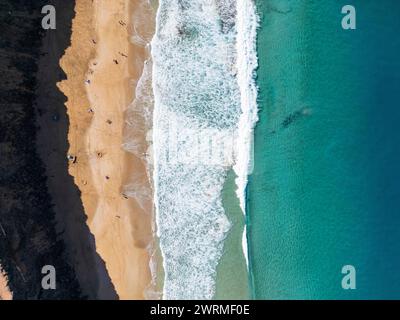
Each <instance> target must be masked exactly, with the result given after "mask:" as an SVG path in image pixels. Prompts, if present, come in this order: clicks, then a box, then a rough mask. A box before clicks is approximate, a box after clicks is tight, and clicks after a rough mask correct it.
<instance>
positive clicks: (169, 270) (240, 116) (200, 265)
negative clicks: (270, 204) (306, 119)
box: [151, 0, 257, 299]
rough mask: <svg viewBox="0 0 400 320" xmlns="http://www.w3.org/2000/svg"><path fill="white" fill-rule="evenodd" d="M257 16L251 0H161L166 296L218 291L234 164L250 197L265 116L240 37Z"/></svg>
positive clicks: (157, 77) (158, 196)
mask: <svg viewBox="0 0 400 320" xmlns="http://www.w3.org/2000/svg"><path fill="white" fill-rule="evenodd" d="M251 10H254V11H253V12H252V11H251ZM253 17H255V8H254V5H253V3H252V1H250V0H244V1H243V0H242V1H238V2H237V3H236V1H235V0H160V2H159V9H158V12H157V18H156V33H155V36H154V38H153V40H152V44H151V53H152V58H153V76H152V78H153V93H154V103H155V104H154V112H153V133H152V134H153V139H152V140H153V159H154V170H153V182H154V202H155V211H156V224H157V236H158V237H159V242H160V249H161V252H162V256H163V267H164V273H165V278H164V288H163V298H164V299H211V298H212V297H213V296H214V294H215V277H216V267H217V264H218V262H219V259H220V258H221V256H222V253H223V241H224V239H225V237H226V234H227V232H228V231H229V229H230V221H229V219H228V217H227V216H226V215H225V212H224V208H223V205H222V199H221V194H222V191H223V186H224V182H225V178H226V175H227V171H228V170H229V169H230V168H232V167H233V168H234V169H235V171H236V173H237V175H238V178H237V181H236V183H237V185H238V196H239V197H240V198H242V197H243V194H244V189H245V185H246V183H247V182H246V181H247V180H246V179H247V174H248V172H249V170H248V167H249V165H248V163H249V159H250V156H249V153H250V149H251V148H250V147H249V145H250V144H251V139H250V138H251V133H252V128H253V126H254V123H255V121H256V117H255V116H254V114H256V113H257V106H256V105H254V102H255V100H254V98H255V97H256V95H255V96H254V88H255V84H254V80H253V78H250V76H253V73H254V69H255V67H256V62H254V61H256V58H254V55H255V51H253V49H254V46H255V41H254V42H253V43H251V41H252V39H253V37H254V34H251V35H246V34H240V33H246V32H248V31H253V30H254V31H255V30H256V27H255V28H254V27H253V26H248V25H247V23H250V24H253V23H256V22H257V20H253ZM243 47H244V48H243ZM246 81H247V83H246ZM256 91H257V90H255V94H256ZM243 152H245V153H247V154H246V155H243V154H242V153H243ZM241 203H243V200H241ZM242 209H243V211H244V210H245V208H244V206H242ZM245 251H246V252H247V248H246V250H245Z"/></svg>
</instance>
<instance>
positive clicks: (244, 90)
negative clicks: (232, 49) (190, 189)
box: [233, 0, 259, 265]
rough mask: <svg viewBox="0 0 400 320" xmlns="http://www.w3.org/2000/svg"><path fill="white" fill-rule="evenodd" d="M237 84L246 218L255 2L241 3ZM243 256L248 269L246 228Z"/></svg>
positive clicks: (239, 181)
mask: <svg viewBox="0 0 400 320" xmlns="http://www.w3.org/2000/svg"><path fill="white" fill-rule="evenodd" d="M236 21H237V22H236V28H237V41H236V48H237V66H238V74H237V80H238V83H239V87H240V101H241V103H240V104H241V108H242V113H241V116H240V120H239V137H238V143H237V146H238V150H237V157H236V163H235V165H234V166H233V169H234V170H235V172H236V175H237V178H236V185H237V187H238V188H237V195H238V197H239V201H240V207H241V209H242V212H243V214H246V186H247V178H248V176H249V174H251V172H252V169H253V135H254V126H255V125H256V123H257V121H258V114H257V113H258V106H257V86H256V82H255V70H256V68H257V66H258V60H257V50H256V40H257V28H258V23H259V20H258V16H257V12H256V8H255V3H254V2H253V0H239V1H238V2H237V19H236ZM243 232H244V233H243V238H242V239H243V242H242V244H243V253H244V255H245V258H246V262H247V265H248V253H247V250H248V249H247V248H248V247H247V237H246V228H245V229H244V231H243Z"/></svg>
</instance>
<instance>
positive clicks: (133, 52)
mask: <svg viewBox="0 0 400 320" xmlns="http://www.w3.org/2000/svg"><path fill="white" fill-rule="evenodd" d="M139 3H140V1H136V0H135V1H133V0H131V1H130V0H118V1H117V0H94V1H91V0H77V1H76V9H75V10H76V17H75V19H74V21H73V26H72V42H71V47H70V48H68V49H67V51H66V53H65V55H64V57H63V58H62V59H61V62H60V64H61V67H62V69H63V70H64V71H65V73H66V74H67V80H65V81H62V82H61V83H59V88H60V89H61V91H62V92H64V94H65V95H66V96H67V98H68V101H67V102H66V107H67V110H68V111H67V112H68V116H69V121H70V127H69V133H68V140H69V143H70V149H69V152H68V154H69V156H70V166H69V172H70V174H71V175H72V176H73V177H74V181H75V184H76V185H77V186H78V187H79V189H80V191H81V199H82V203H83V207H84V210H85V213H86V215H87V218H88V219H87V224H88V226H89V229H90V231H91V232H92V233H93V235H94V237H95V241H96V249H97V252H98V253H99V254H100V256H101V258H102V259H103V260H104V261H105V264H106V269H107V271H108V274H109V276H110V278H111V281H112V283H113V285H114V287H115V290H116V292H117V294H118V296H119V298H120V299H143V298H145V290H146V288H148V286H149V284H150V281H151V273H150V268H149V259H150V256H149V251H148V250H147V247H148V246H149V245H150V244H151V242H152V228H151V223H152V205H151V204H150V203H146V204H145V206H144V208H142V207H140V206H139V205H138V203H137V202H136V200H135V199H134V198H128V197H126V195H125V194H124V193H123V191H122V190H123V187H124V185H125V184H126V183H128V182H129V177H131V176H132V175H133V174H135V175H137V176H140V177H142V178H141V180H140V183H142V184H144V185H148V184H149V182H148V178H147V172H146V166H145V163H143V162H142V161H141V160H140V159H139V158H136V157H135V156H134V155H132V154H129V153H127V152H126V151H124V150H123V149H122V147H121V145H122V143H123V129H124V124H125V123H124V112H125V111H126V109H127V107H128V106H129V104H130V103H131V102H132V100H133V99H134V90H135V85H136V83H137V81H138V79H139V78H140V76H141V73H142V68H143V63H144V60H145V59H146V58H147V52H146V50H145V48H144V47H142V46H137V45H134V44H132V43H130V41H129V40H130V36H131V35H132V33H133V32H134V30H135V29H136V28H134V26H133V25H132V23H131V20H132V19H131V17H132V16H133V14H135V13H136V14H137V13H138V10H142V9H143V8H141V6H140V5H139ZM143 14H144V13H143ZM148 24H149V26H148V28H149V29H150V30H151V29H152V28H153V26H152V19H151V18H149V19H148ZM150 198H151V197H150Z"/></svg>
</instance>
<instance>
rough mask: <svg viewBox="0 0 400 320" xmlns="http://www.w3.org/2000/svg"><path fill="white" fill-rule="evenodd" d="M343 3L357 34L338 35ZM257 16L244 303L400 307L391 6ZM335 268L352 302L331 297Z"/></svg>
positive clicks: (284, 5) (398, 64)
mask: <svg viewBox="0 0 400 320" xmlns="http://www.w3.org/2000/svg"><path fill="white" fill-rule="evenodd" d="M349 3H350V4H352V5H354V6H355V8H356V13H357V29H356V30H343V29H342V27H341V19H342V16H343V15H342V14H341V8H342V7H343V6H344V5H346V4H349ZM257 8H258V12H259V15H260V17H261V27H260V29H259V32H258V41H257V44H258V49H257V50H258V58H259V69H258V72H257V74H258V78H257V84H258V86H259V99H258V105H259V109H260V111H259V118H260V120H259V122H258V124H257V127H256V129H255V141H254V149H255V158H254V171H253V174H252V175H251V177H250V178H249V185H248V188H247V211H248V221H247V224H248V230H249V231H248V242H249V257H250V271H251V280H250V282H251V286H252V295H253V298H256V299H370V298H376V299H383V298H387V299H392V298H400V255H399V243H400V186H399V181H400V166H399V163H400V132H399V131H400V129H399V128H400V125H399V124H400V61H399V58H398V57H399V54H400V38H399V31H400V19H399V15H400V2H398V1H396V0H382V1H376V0H363V1H360V0H352V1H341V0H338V1H330V0H324V1H322V0H319V1H312V0H296V1H289V0H279V1H278V0H258V1H257ZM344 265H353V266H354V267H355V269H356V289H355V290H344V289H342V286H341V281H342V277H343V276H344V275H343V274H342V273H341V270H342V267H343V266H344Z"/></svg>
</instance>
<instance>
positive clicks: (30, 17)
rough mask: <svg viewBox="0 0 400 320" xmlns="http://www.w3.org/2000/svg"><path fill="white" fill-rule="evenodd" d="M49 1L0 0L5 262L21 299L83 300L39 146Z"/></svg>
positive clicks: (0, 193) (0, 258)
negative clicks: (53, 273)
mask: <svg viewBox="0 0 400 320" xmlns="http://www.w3.org/2000/svg"><path fill="white" fill-rule="evenodd" d="M49 2H51V1H48V0H47V1H46V0H31V1H28V0H0V30H1V33H2V34H1V40H0V61H1V62H0V63H1V64H0V74H1V81H0V224H1V227H2V229H3V230H4V232H5V235H4V233H2V232H0V263H1V265H2V267H3V268H4V270H5V272H6V273H7V275H8V278H9V286H10V289H11V291H12V292H13V295H14V299H79V298H82V294H81V289H80V285H79V283H78V281H77V279H76V274H75V271H74V269H73V268H72V267H71V266H70V264H69V263H68V256H67V254H66V247H65V244H64V242H63V241H62V240H60V239H61V237H60V235H58V234H57V231H56V226H55V212H54V208H53V205H52V201H51V198H50V196H49V192H48V189H47V185H46V174H45V168H44V165H43V163H42V160H41V159H40V157H39V155H38V153H37V149H36V143H37V141H36V137H37V135H36V133H37V127H36V121H35V119H36V113H35V110H34V101H35V89H36V86H37V79H36V72H37V70H38V66H37V61H38V60H39V58H40V50H41V44H42V37H43V34H44V30H43V29H42V28H41V19H42V15H41V8H42V6H44V5H46V4H49ZM71 15H72V13H71ZM44 265H53V266H54V267H55V268H56V270H57V290H43V289H42V287H41V281H42V277H43V275H42V274H41V269H42V267H43V266H44Z"/></svg>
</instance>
